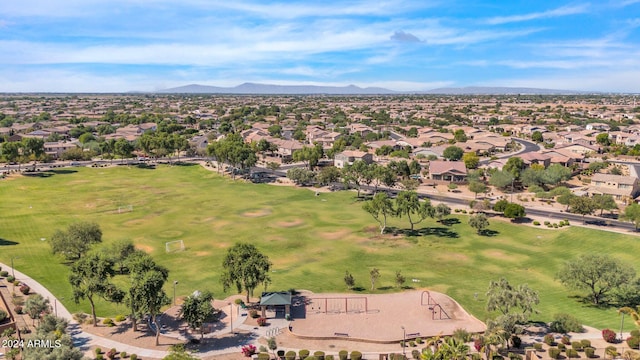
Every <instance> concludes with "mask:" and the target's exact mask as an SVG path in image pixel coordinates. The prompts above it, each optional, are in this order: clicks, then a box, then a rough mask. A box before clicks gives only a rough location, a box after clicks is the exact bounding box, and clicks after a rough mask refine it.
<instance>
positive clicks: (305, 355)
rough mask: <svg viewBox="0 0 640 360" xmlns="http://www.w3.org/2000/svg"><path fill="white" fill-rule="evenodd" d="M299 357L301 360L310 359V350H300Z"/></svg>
mask: <svg viewBox="0 0 640 360" xmlns="http://www.w3.org/2000/svg"><path fill="white" fill-rule="evenodd" d="M298 356H299V357H300V360H304V359H306V358H308V357H309V350H300V351H298Z"/></svg>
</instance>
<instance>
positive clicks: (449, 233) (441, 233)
mask: <svg viewBox="0 0 640 360" xmlns="http://www.w3.org/2000/svg"><path fill="white" fill-rule="evenodd" d="M416 232H417V233H418V236H438V237H446V238H450V239H457V238H459V237H460V235H458V233H457V232H455V231H453V230H451V229H449V228H445V227H428V228H422V229H420V230H417V231H416Z"/></svg>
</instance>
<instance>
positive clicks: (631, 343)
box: [627, 336, 640, 349]
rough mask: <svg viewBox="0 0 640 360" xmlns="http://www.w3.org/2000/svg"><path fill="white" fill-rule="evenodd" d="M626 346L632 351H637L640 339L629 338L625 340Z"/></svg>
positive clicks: (635, 337)
mask: <svg viewBox="0 0 640 360" xmlns="http://www.w3.org/2000/svg"><path fill="white" fill-rule="evenodd" d="M627 345H628V346H629V347H630V348H632V349H637V348H638V345H640V338H639V337H637V336H630V337H628V338H627Z"/></svg>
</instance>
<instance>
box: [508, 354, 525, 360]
mask: <svg viewBox="0 0 640 360" xmlns="http://www.w3.org/2000/svg"><path fill="white" fill-rule="evenodd" d="M507 357H508V358H509V359H510V360H522V355H520V354H516V353H512V352H510V353H509V354H507Z"/></svg>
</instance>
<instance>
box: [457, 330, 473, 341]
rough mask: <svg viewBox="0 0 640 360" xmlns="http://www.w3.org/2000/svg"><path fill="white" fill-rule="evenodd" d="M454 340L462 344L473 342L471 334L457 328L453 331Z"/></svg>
mask: <svg viewBox="0 0 640 360" xmlns="http://www.w3.org/2000/svg"><path fill="white" fill-rule="evenodd" d="M453 338H454V339H456V340H460V341H462V342H469V341H471V334H470V333H469V332H468V331H467V330H466V329H462V328H457V329H455V330H453Z"/></svg>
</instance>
